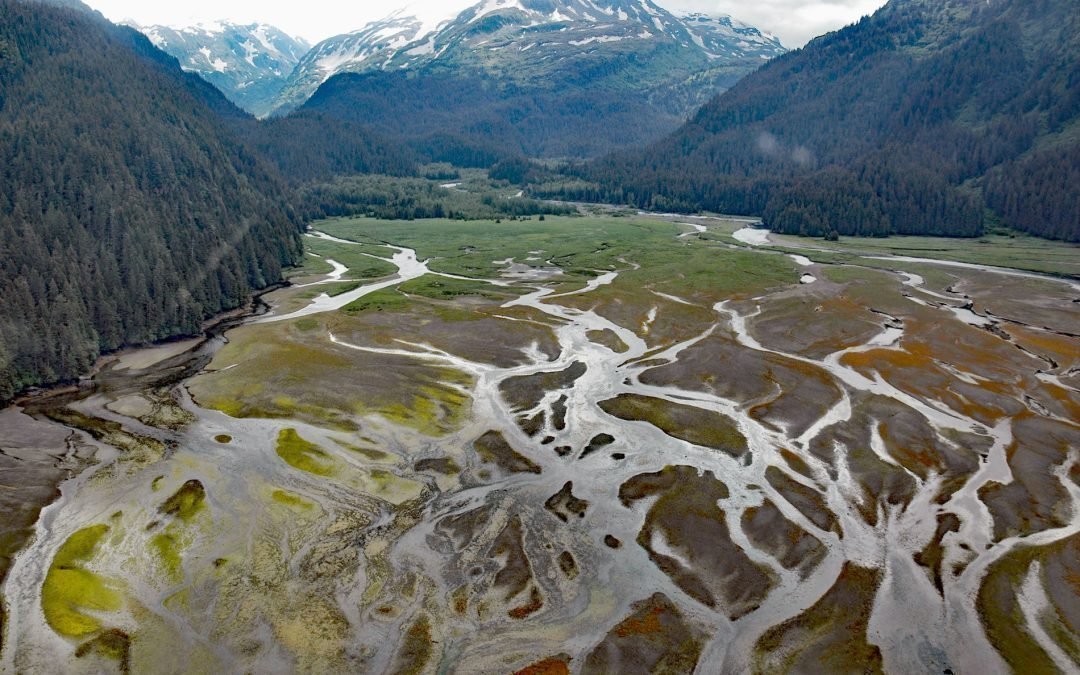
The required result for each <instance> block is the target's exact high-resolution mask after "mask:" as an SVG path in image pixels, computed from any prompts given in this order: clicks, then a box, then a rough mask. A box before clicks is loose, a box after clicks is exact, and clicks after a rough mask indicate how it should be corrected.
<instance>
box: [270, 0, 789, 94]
mask: <svg viewBox="0 0 1080 675" xmlns="http://www.w3.org/2000/svg"><path fill="white" fill-rule="evenodd" d="M784 51H785V49H784V47H783V46H782V45H781V44H780V42H779V41H778V40H777V39H776V38H774V37H772V36H770V35H767V34H763V33H761V32H760V31H758V30H757V29H756V28H753V27H750V26H746V25H744V24H741V23H739V22H738V21H735V20H734V19H732V18H731V17H727V16H715V17H714V16H707V15H704V14H688V15H684V16H677V15H675V14H673V13H671V12H669V11H667V10H665V9H663V8H662V7H660V6H658V5H656V4H655V3H653V2H651V0H483V1H482V2H480V3H478V4H476V5H473V6H471V7H468V8H466V9H465V10H464V11H461V12H460V13H457V14H456V15H455V16H450V17H444V18H441V19H438V18H429V19H427V20H421V19H419V18H417V17H413V16H407V15H405V14H403V13H401V12H398V13H395V14H392V15H391V16H389V17H387V18H386V19H383V20H381V21H376V22H373V23H371V24H369V25H368V26H365V27H364V28H363V29H361V30H359V31H355V32H353V33H348V34H346V35H340V36H337V37H333V38H330V39H328V40H325V41H323V42H321V43H320V44H318V45H316V46H315V48H314V49H312V50H311V51H310V52H309V53H308V54H307V55H306V56H305V57H304V58H303V59H302V60H301V62H300V63H299V64H298V65H297V67H296V70H295V71H294V72H293V74H292V76H291V77H290V78H289V81H288V83H287V84H286V86H285V87H284V89H283V90H282V93H281V96H280V98H279V110H280V111H288V110H291V109H294V108H296V107H298V106H299V105H301V104H302V103H303V102H304V101H306V100H307V99H308V98H309V97H310V96H311V95H312V94H313V93H314V91H315V90H316V89H317V88H318V87H319V86H320V85H321V84H322V83H323V82H325V81H326V80H327V79H329V78H330V77H332V76H334V75H336V74H338V73H342V72H356V73H358V72H365V71H370V70H384V71H400V70H423V69H427V70H435V71H446V70H452V71H454V72H463V73H469V74H483V75H486V76H493V77H496V78H498V79H500V80H503V81H506V80H509V81H515V82H518V83H522V84H524V85H527V86H534V85H537V84H540V83H545V82H546V83H547V84H549V85H551V86H558V85H559V84H561V83H565V81H566V78H568V77H569V78H572V79H580V78H582V77H586V78H588V77H594V76H596V75H597V74H601V73H600V72H599V71H605V70H611V68H612V67H614V68H615V69H618V64H620V63H625V62H628V61H631V62H632V61H635V60H636V59H648V60H649V62H650V63H652V64H653V65H654V66H655V67H654V68H651V69H650V68H645V69H642V68H641V67H640V65H641V64H640V63H638V64H637V66H638V67H636V68H635V69H634V76H635V77H637V78H639V80H638V81H637V82H633V83H627V86H628V87H630V88H633V89H639V90H653V89H656V88H658V87H660V88H663V87H665V86H668V85H672V84H675V83H677V82H683V81H689V80H691V79H692V80H694V81H695V82H696V83H697V84H698V85H700V86H698V90H699V93H694V92H689V91H688V92H685V93H679V94H675V96H674V98H673V99H672V100H673V102H676V101H681V102H680V103H678V104H677V105H678V106H679V107H680V108H681V107H682V106H683V105H684V104H685V105H692V104H693V103H700V102H703V101H704V100H706V99H707V98H709V97H711V96H712V95H713V94H715V93H717V92H718V89H717V87H714V86H711V85H710V83H713V84H718V85H720V88H721V89H722V88H723V87H724V86H730V84H731V83H732V82H733V81H734V80H735V79H738V77H739V76H741V75H743V74H745V73H747V72H750V71H751V70H754V69H756V68H757V66H759V65H760V64H761V63H762V62H763V60H766V59H770V58H772V57H774V56H777V55H779V54H782V53H783V52H784ZM598 69H599V70H598ZM609 74H610V73H609ZM641 78H643V79H641ZM689 99H692V101H690V100H689Z"/></svg>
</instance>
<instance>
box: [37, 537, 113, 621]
mask: <svg viewBox="0 0 1080 675" xmlns="http://www.w3.org/2000/svg"><path fill="white" fill-rule="evenodd" d="M108 532H109V526H108V525H94V526H92V527H87V528H84V529H82V530H79V531H78V532H76V533H75V534H73V535H71V536H70V537H68V539H67V541H65V542H64V544H63V545H62V546H61V547H60V550H59V551H57V552H56V556H55V557H54V558H53V561H52V565H50V566H49V571H48V572H47V573H46V575H45V583H44V585H43V586H42V588H41V609H42V611H43V612H44V614H45V621H47V622H48V624H49V626H50V627H51V628H52V629H53V630H55V631H56V632H57V633H59V634H60V635H64V636H67V637H83V636H85V635H90V634H91V633H94V632H96V631H98V630H100V629H101V622H100V621H99V620H98V619H97V618H95V617H93V616H91V615H89V614H87V613H86V612H88V611H89V612H112V611H116V610H118V609H120V606H121V598H120V594H119V593H117V592H116V590H114V589H113V588H110V586H109V585H108V584H107V583H106V582H105V580H104V579H102V578H101V577H100V576H99V575H97V574H95V573H93V572H91V571H89V570H88V569H86V564H87V563H89V562H90V561H91V560H93V558H94V554H95V553H96V551H97V548H98V545H99V543H100V542H101V540H102V539H103V538H104V537H105V535H106V534H108Z"/></svg>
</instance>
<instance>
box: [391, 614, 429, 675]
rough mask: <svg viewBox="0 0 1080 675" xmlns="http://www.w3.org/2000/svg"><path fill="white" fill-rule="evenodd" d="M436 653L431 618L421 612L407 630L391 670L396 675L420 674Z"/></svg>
mask: <svg viewBox="0 0 1080 675" xmlns="http://www.w3.org/2000/svg"><path fill="white" fill-rule="evenodd" d="M434 655H435V648H434V638H433V637H432V635H431V620H430V619H429V618H428V616H427V614H421V615H420V616H419V617H418V618H417V619H416V621H414V622H413V623H412V625H411V626H409V629H408V630H407V631H406V632H405V635H404V637H403V638H402V641H401V646H400V647H399V648H398V650H397V656H396V658H395V659H394V665H393V667H392V668H391V670H390V672H391V673H393V674H394V675H420V673H423V672H424V669H425V668H426V667H427V664H428V663H429V662H430V661H431V659H432V657H433V656H434Z"/></svg>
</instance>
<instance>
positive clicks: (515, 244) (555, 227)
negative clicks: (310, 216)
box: [315, 216, 681, 278]
mask: <svg viewBox="0 0 1080 675" xmlns="http://www.w3.org/2000/svg"><path fill="white" fill-rule="evenodd" d="M315 227H316V228H317V229H321V230H325V231H326V232H329V233H331V234H334V235H336V236H339V237H345V238H349V239H367V240H390V241H393V242H394V243H396V244H399V245H402V246H408V247H410V248H413V249H416V252H417V255H418V257H420V258H422V259H424V258H430V259H432V261H431V263H430V264H429V267H430V268H431V269H432V270H435V271H437V272H448V273H451V274H460V275H463V276H470V277H482V278H494V277H498V276H500V274H501V273H502V271H503V270H504V266H502V265H496V264H495V262H494V261H495V260H504V259H506V258H514V259H515V260H516V261H517V262H522V263H524V262H525V261H526V260H527V259H528V258H533V257H538V258H541V259H542V260H541V261H533V262H532V263H531V264H534V265H536V266H538V267H539V266H543V265H547V264H548V263H547V262H545V261H547V260H550V261H551V263H552V264H554V265H557V266H558V267H560V268H561V269H563V270H564V271H565V272H567V273H568V274H569V275H571V276H584V277H590V276H593V275H592V273H591V270H598V269H599V270H609V269H622V268H625V267H626V265H625V264H624V263H621V262H619V258H620V257H624V256H627V257H630V259H636V258H638V257H642V256H643V255H645V254H647V253H648V252H649V251H650V249H654V248H657V247H664V248H669V247H672V246H673V244H672V242H673V241H674V240H675V238H676V236H677V235H678V234H679V232H680V231H681V228H680V227H678V226H676V225H673V224H671V223H665V222H660V221H655V220H651V221H650V220H644V219H642V220H637V219H628V218H611V217H582V218H578V217H563V216H551V217H548V218H546V219H545V220H544V222H540V221H536V220H530V221H524V222H515V221H508V222H504V223H501V224H498V225H497V224H494V223H492V222H491V221H471V222H465V221H456V220H446V219H431V220H417V221H398V220H376V219H371V218H353V219H338V220H335V221H324V222H320V223H316V224H315ZM534 251H543V253H542V254H539V255H536V254H534V253H533V252H534Z"/></svg>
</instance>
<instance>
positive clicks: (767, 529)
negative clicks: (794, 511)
mask: <svg viewBox="0 0 1080 675" xmlns="http://www.w3.org/2000/svg"><path fill="white" fill-rule="evenodd" d="M742 529H743V531H744V532H746V536H747V538H748V539H749V540H750V543H752V544H753V545H754V546H755V547H756V548H758V549H760V550H762V551H765V552H766V553H768V554H769V555H771V556H772V557H774V558H776V559H777V560H778V561H779V562H780V564H781V565H783V566H784V567H785V568H786V569H789V570H794V569H797V570H799V573H800V574H801V575H802V577H803V578H804V579H805V578H806V577H807V576H809V575H810V573H811V572H813V571H814V569H815V568H816V567H817V566H818V565H820V564H821V561H822V560H824V559H825V555H826V553H828V550H827V549H826V548H825V546H824V545H823V544H822V543H821V541H819V540H818V538H817V537H814V536H813V535H811V534H809V533H808V532H807V531H806V530H804V529H802V528H801V527H799V526H798V525H796V524H795V523H793V522H791V521H790V520H788V519H787V518H785V517H784V514H783V513H781V511H780V509H778V508H777V507H776V505H775V504H773V503H772V502H771V501H769V500H765V502H764V503H763V504H762V505H761V506H757V507H752V508H749V509H747V510H746V511H745V512H744V513H743V517H742Z"/></svg>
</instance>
